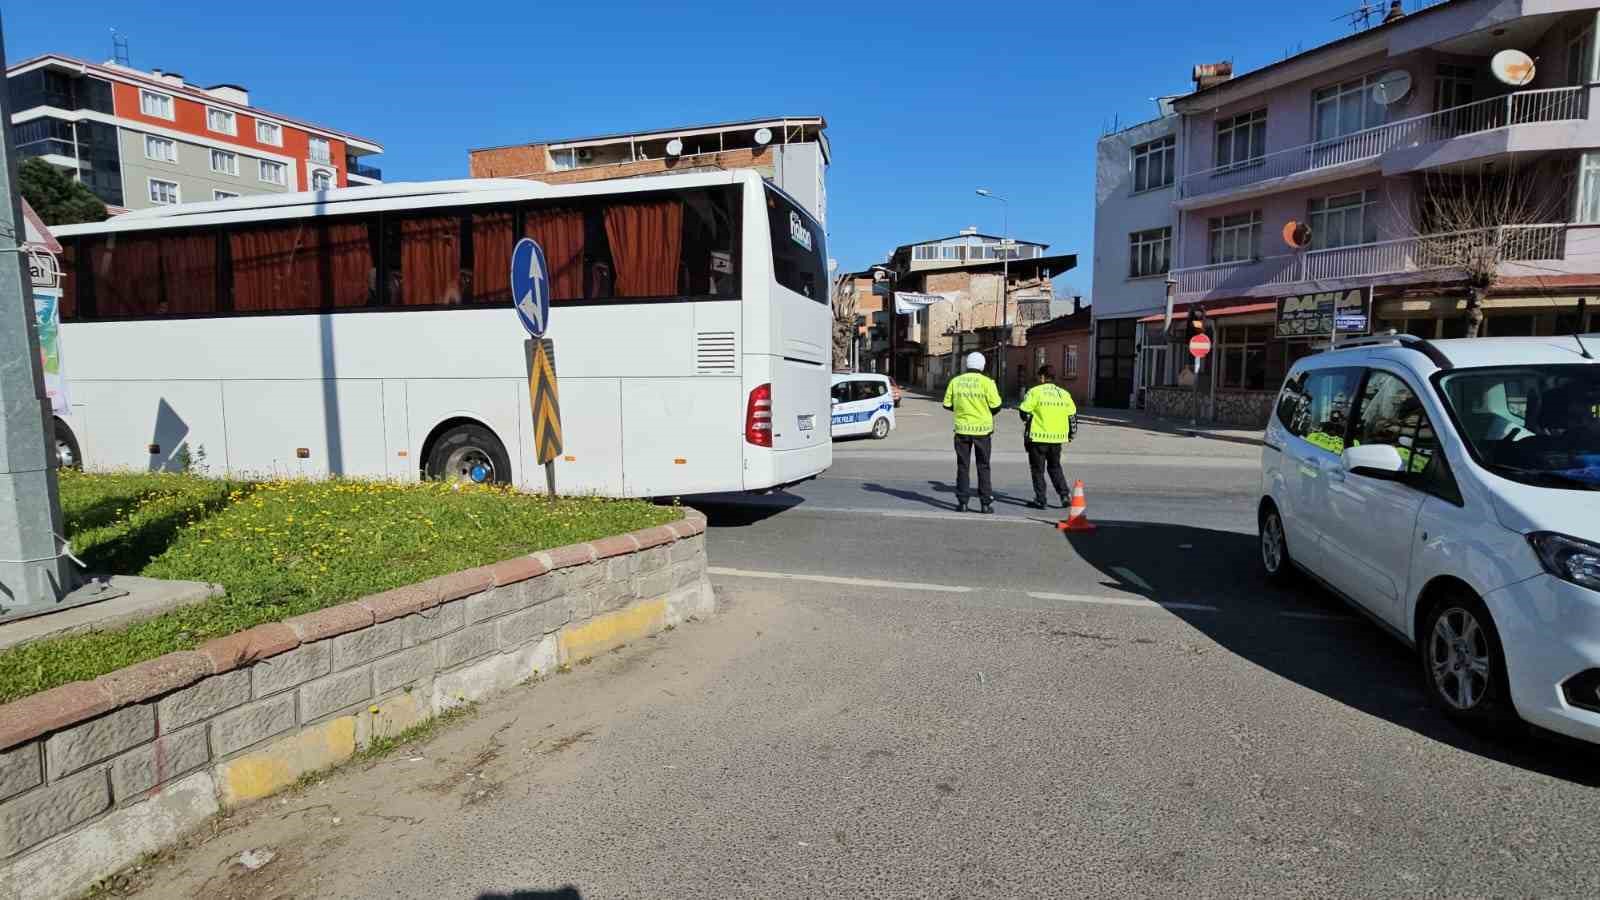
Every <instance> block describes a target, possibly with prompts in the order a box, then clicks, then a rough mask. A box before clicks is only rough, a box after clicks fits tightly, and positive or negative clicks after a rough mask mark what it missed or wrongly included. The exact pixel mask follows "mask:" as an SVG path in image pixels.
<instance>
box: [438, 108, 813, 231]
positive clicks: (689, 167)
mask: <svg viewBox="0 0 1600 900" xmlns="http://www.w3.org/2000/svg"><path fill="white" fill-rule="evenodd" d="M827 128H828V123H827V120H825V119H823V118H822V117H821V116H780V117H774V118H767V119H749V120H745V121H741V122H725V123H722V124H719V125H691V126H685V127H681V128H665V129H661V130H658V131H634V132H625V133H621V134H603V135H594V136H590V137H571V138H561V139H558V140H537V141H531V142H529V143H525V144H513V145H509V146H502V147H484V148H480V149H477V150H471V151H468V153H467V162H468V166H469V169H470V172H471V174H472V177H473V178H531V179H535V180H538V181H545V182H549V183H551V184H568V183H571V182H575V181H600V180H603V179H607V178H637V177H639V176H641V175H662V174H666V173H670V172H705V171H716V170H719V169H755V170H756V171H758V172H760V173H761V176H762V177H763V178H765V179H767V180H768V181H770V182H772V183H773V184H775V185H777V186H778V187H780V188H782V189H783V190H784V191H785V192H787V193H788V194H789V195H790V196H792V197H794V198H795V199H796V200H797V201H799V202H800V204H801V205H802V206H804V207H805V208H806V209H807V210H809V211H810V212H811V214H812V215H814V216H816V217H817V221H818V222H821V223H822V224H823V225H827V223H828V185H827V176H828V164H829V161H830V160H831V158H832V150H831V148H830V147H829V145H828V137H827V133H826V132H827Z"/></svg>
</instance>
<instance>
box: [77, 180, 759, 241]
mask: <svg viewBox="0 0 1600 900" xmlns="http://www.w3.org/2000/svg"><path fill="white" fill-rule="evenodd" d="M759 177H760V176H759V175H757V174H756V173H755V172H754V171H753V170H746V169H735V170H729V171H725V172H692V173H687V174H683V175H647V176H641V177H637V178H619V179H610V180H606V181H584V182H574V183H572V184H562V185H552V184H548V183H546V182H543V181H531V180H527V179H521V178H463V179H455V180H450V181H415V182H393V183H389V184H377V185H371V186H364V187H349V188H335V189H333V190H330V191H302V192H297V193H289V194H256V195H253V196H249V197H234V198H230V199H227V200H212V201H207V202H200V203H180V204H175V205H172V206H158V207H153V208H151V209H140V210H134V211H133V212H127V213H123V214H122V215H118V216H112V217H111V218H109V219H107V220H105V221H104V222H93V223H88V224H83V225H58V226H56V227H54V228H52V229H51V231H52V232H53V233H54V234H55V235H56V236H57V237H73V236H76V235H84V234H106V233H112V232H121V231H143V230H148V229H159V228H179V227H189V226H199V225H220V224H228V223H232V222H257V221H272V220H275V219H299V218H309V217H313V216H324V215H346V214H358V213H372V212H384V211H389V210H402V209H427V208H431V207H441V206H464V205H478V204H489V203H509V202H516V201H519V200H538V199H545V198H559V197H591V196H602V195H607V194H630V193H637V192H641V191H660V190H672V189H676V188H693V187H709V186H713V185H722V184H733V183H735V182H738V181H747V180H749V179H751V178H759Z"/></svg>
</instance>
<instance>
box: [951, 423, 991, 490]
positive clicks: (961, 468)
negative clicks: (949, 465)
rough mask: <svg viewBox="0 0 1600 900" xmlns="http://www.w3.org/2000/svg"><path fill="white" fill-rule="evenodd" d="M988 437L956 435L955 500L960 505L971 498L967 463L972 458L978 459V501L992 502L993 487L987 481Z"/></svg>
mask: <svg viewBox="0 0 1600 900" xmlns="http://www.w3.org/2000/svg"><path fill="white" fill-rule="evenodd" d="M990 437H991V436H990V435H987V434H986V435H984V436H983V437H971V436H969V435H965V434H958V435H956V500H958V501H960V502H962V503H965V502H967V498H969V497H971V496H972V482H971V480H970V478H969V475H968V471H967V463H968V462H969V461H970V460H971V459H972V457H974V456H976V457H978V499H979V500H980V501H981V502H983V503H993V502H994V487H993V485H992V484H991V483H990V481H989V439H990Z"/></svg>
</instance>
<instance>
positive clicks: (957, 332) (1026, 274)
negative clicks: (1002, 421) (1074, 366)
mask: <svg viewBox="0 0 1600 900" xmlns="http://www.w3.org/2000/svg"><path fill="white" fill-rule="evenodd" d="M1049 247H1050V245H1049V244H1041V243H1037V242H1035V241H1022V240H1009V241H1008V240H1006V239H1003V238H1001V237H999V236H997V235H992V234H983V233H980V232H979V231H978V230H977V229H976V228H966V229H963V230H962V231H960V232H959V233H957V234H953V235H947V236H944V237H938V238H930V239H928V240H924V241H918V242H916V243H912V244H902V245H900V246H899V247H896V248H895V249H894V252H892V253H891V254H890V255H889V259H888V261H887V262H886V263H885V268H886V269H887V270H889V271H890V272H892V273H893V275H892V285H893V289H894V290H895V291H897V292H908V293H920V294H940V295H943V296H944V297H946V298H948V299H947V300H945V301H943V302H937V303H932V304H929V305H927V306H923V307H921V308H920V309H918V310H917V311H916V312H915V313H914V314H902V315H899V316H897V318H898V319H899V320H902V321H901V322H900V328H901V332H900V334H899V335H897V339H896V341H895V345H894V348H893V349H894V354H895V360H894V363H895V365H894V370H893V373H894V377H895V378H896V380H898V381H900V383H901V384H908V385H920V386H923V387H927V388H937V387H939V386H940V385H942V384H943V383H944V382H945V381H946V380H948V379H949V378H951V377H952V376H954V375H956V374H959V371H960V365H961V363H960V358H961V357H963V356H965V355H966V354H967V353H970V352H972V351H974V350H977V351H981V352H983V353H985V354H986V355H988V357H989V368H990V374H991V375H992V376H994V377H996V378H999V377H1001V376H1000V372H1001V367H1002V366H1004V367H1005V368H1004V371H1005V375H1004V383H1005V386H1006V391H1007V393H1008V394H1014V393H1015V390H1016V388H1017V387H1018V386H1019V385H1020V384H1023V383H1024V382H1025V381H1026V380H1027V379H1026V372H1027V369H1028V356H1027V353H1026V350H1025V347H1026V343H1027V330H1028V328H1029V327H1030V326H1032V325H1036V324H1039V323H1041V322H1044V321H1046V320H1048V319H1049V318H1050V300H1051V298H1052V296H1053V293H1052V291H1053V287H1052V283H1051V278H1052V276H1054V275H1060V274H1061V273H1063V272H1066V271H1068V270H1070V269H1072V268H1074V267H1075V266H1077V256H1075V255H1074V254H1070V253H1068V254H1056V255H1051V254H1049V253H1048V252H1047V251H1048V250H1049ZM891 308H892V307H891ZM878 316H879V318H880V323H879V326H880V328H879V333H881V334H882V335H883V336H884V337H883V338H881V339H880V338H878V337H877V336H875V337H874V341H873V344H872V348H873V351H874V353H878V354H886V353H887V352H888V350H889V347H888V342H887V333H888V330H887V324H888V323H887V319H888V313H887V312H880V313H878ZM880 340H881V341H882V343H880ZM1002 348H1003V352H1002Z"/></svg>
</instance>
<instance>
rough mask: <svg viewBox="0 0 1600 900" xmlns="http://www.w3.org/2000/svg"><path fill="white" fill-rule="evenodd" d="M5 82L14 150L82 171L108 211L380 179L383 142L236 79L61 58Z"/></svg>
mask: <svg viewBox="0 0 1600 900" xmlns="http://www.w3.org/2000/svg"><path fill="white" fill-rule="evenodd" d="M6 84H7V88H8V90H9V91H10V99H11V110H12V114H11V128H12V136H13V139H14V141H15V143H16V146H17V153H18V155H19V156H21V157H24V158H26V157H38V158H40V159H43V160H45V161H46V162H48V163H50V164H52V165H54V166H57V167H59V168H61V169H64V170H66V171H67V172H69V173H71V174H73V175H75V176H76V177H77V178H79V179H80V180H81V181H82V182H83V183H84V184H85V185H87V186H88V187H89V189H90V190H92V191H94V193H95V194H96V195H97V196H98V197H99V198H100V199H101V200H103V201H105V203H106V204H107V206H109V207H112V208H113V211H120V210H129V209H142V208H145V207H150V206H160V205H165V204H172V203H184V202H195V201H201V200H219V199H225V198H228V197H238V196H243V195H249V194H270V193H287V192H291V191H310V190H328V189H331V188H336V187H348V186H352V185H361V184H377V183H380V182H381V181H382V177H383V173H382V172H381V171H380V170H378V169H377V168H374V167H373V166H371V165H368V164H367V163H366V162H365V158H366V157H368V156H371V155H374V154H378V153H382V152H383V146H382V145H381V144H378V143H377V142H375V141H372V140H369V139H367V138H363V137H357V136H356V135H353V134H348V133H346V132H342V131H335V130H333V129H331V128H325V127H323V126H321V125H314V124H312V123H310V122H306V121H303V120H301V119H296V118H293V117H290V116H284V115H279V114H277V113H272V112H268V111H266V110H263V109H259V108H257V107H254V106H251V105H250V92H249V91H247V90H246V89H245V88H243V87H241V86H239V85H235V84H217V85H212V86H210V87H200V86H198V85H194V84H190V83H188V82H187V81H185V80H184V78H183V76H182V75H179V74H177V73H176V72H163V71H161V70H160V69H154V70H152V71H149V72H144V71H140V70H138V69H134V68H131V67H128V66H124V65H120V64H117V63H104V64H96V63H89V62H84V61H83V60H79V59H73V58H71V57H68V56H62V55H59V54H47V55H44V56H37V57H34V58H32V59H28V60H25V61H23V62H20V63H17V64H16V65H14V66H11V67H9V68H8V69H7V70H6Z"/></svg>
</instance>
